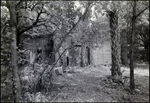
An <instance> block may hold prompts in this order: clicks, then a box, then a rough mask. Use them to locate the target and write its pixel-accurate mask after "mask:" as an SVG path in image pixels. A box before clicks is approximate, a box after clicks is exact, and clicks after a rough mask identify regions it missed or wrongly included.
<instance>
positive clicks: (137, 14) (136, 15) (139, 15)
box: [135, 6, 149, 18]
mask: <svg viewBox="0 0 150 103" xmlns="http://www.w3.org/2000/svg"><path fill="white" fill-rule="evenodd" d="M148 8H149V6H147V7H146V8H145V9H143V10H142V11H141V12H139V13H138V14H137V15H136V16H135V18H137V17H138V16H140V15H141V14H142V13H143V12H144V11H145V10H146V9H148Z"/></svg>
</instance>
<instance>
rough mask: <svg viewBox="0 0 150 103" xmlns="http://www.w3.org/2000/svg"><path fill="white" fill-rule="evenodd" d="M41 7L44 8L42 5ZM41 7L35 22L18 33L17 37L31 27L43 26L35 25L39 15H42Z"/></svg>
mask: <svg viewBox="0 0 150 103" xmlns="http://www.w3.org/2000/svg"><path fill="white" fill-rule="evenodd" d="M43 6H44V5H43ZM43 6H42V9H41V10H40V12H39V13H38V15H37V17H36V20H35V22H33V24H32V25H30V26H28V27H26V28H25V29H23V30H21V31H19V33H18V34H19V35H21V34H22V33H24V32H25V31H28V30H30V29H32V28H33V27H37V26H40V25H43V24H38V25H37V23H38V22H39V17H40V15H41V14H42V13H43V12H42V10H43Z"/></svg>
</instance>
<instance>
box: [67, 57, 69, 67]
mask: <svg viewBox="0 0 150 103" xmlns="http://www.w3.org/2000/svg"><path fill="white" fill-rule="evenodd" d="M68 65H69V57H67V66H68Z"/></svg>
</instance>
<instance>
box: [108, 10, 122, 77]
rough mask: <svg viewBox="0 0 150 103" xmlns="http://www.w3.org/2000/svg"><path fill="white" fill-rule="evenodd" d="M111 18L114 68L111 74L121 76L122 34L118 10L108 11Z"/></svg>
mask: <svg viewBox="0 0 150 103" xmlns="http://www.w3.org/2000/svg"><path fill="white" fill-rule="evenodd" d="M108 16H109V20H110V32H111V55H112V68H111V75H112V76H116V75H119V76H121V75H122V73H121V71H120V62H121V60H120V34H119V32H118V14H117V11H116V10H113V11H109V12H108Z"/></svg>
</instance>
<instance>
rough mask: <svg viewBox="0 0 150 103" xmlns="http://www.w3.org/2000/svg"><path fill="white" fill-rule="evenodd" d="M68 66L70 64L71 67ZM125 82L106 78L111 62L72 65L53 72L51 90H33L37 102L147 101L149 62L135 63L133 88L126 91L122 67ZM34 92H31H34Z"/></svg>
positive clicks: (126, 85)
mask: <svg viewBox="0 0 150 103" xmlns="http://www.w3.org/2000/svg"><path fill="white" fill-rule="evenodd" d="M70 68H71V67H70ZM121 70H125V71H124V72H123V77H124V78H125V79H124V81H125V83H126V84H125V86H122V85H121V84H117V83H114V82H112V81H111V80H110V79H108V77H109V75H110V66H102V65H101V66H97V67H94V66H88V67H84V68H81V67H74V69H72V70H71V71H70V72H67V73H64V74H63V75H59V76H56V77H55V79H54V81H53V88H52V89H51V90H50V92H44V91H41V92H38V93H35V94H32V96H31V95H30V96H31V97H34V99H33V98H32V99H30V101H34V102H35V101H36V102H149V64H144V63H143V64H140V65H139V64H137V66H136V68H135V84H136V86H135V87H136V89H135V91H134V93H133V94H131V93H130V92H129V75H130V74H129V73H130V70H129V68H127V67H122V68H121ZM33 95H34V96H33Z"/></svg>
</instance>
